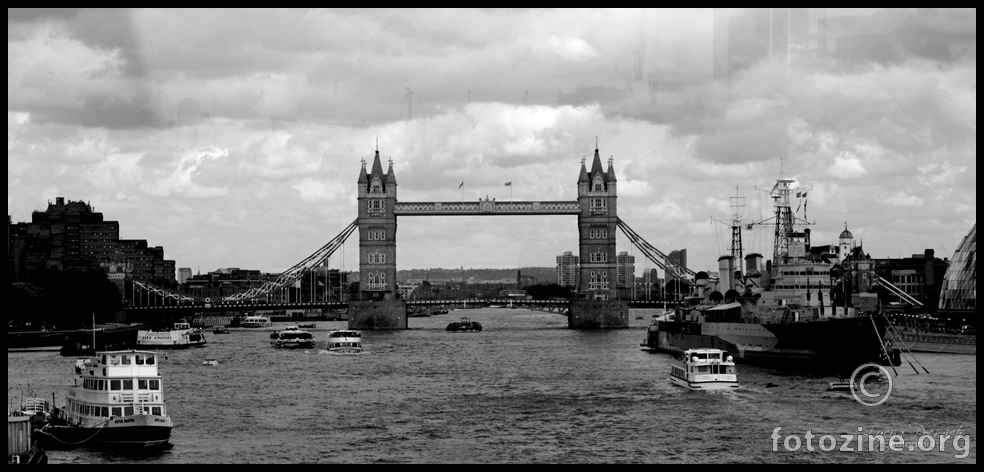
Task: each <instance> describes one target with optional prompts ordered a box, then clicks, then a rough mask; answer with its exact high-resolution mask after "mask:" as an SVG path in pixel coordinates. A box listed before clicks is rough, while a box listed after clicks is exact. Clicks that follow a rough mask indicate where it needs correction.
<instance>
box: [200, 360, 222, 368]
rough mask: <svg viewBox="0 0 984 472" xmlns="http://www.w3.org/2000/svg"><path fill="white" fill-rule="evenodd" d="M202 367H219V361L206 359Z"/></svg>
mask: <svg viewBox="0 0 984 472" xmlns="http://www.w3.org/2000/svg"><path fill="white" fill-rule="evenodd" d="M202 365H210V366H217V365H219V361H217V360H215V359H205V360H204V361H202Z"/></svg>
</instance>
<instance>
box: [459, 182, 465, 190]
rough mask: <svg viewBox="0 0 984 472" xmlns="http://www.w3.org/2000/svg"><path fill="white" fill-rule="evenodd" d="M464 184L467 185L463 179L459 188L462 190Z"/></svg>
mask: <svg viewBox="0 0 984 472" xmlns="http://www.w3.org/2000/svg"><path fill="white" fill-rule="evenodd" d="M464 186H465V181H464V180H462V181H461V185H459V186H458V190H461V187H464Z"/></svg>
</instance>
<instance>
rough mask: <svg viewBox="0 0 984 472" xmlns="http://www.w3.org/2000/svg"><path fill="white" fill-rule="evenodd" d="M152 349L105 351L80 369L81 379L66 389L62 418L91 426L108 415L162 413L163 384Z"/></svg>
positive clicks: (103, 420) (105, 420) (163, 407)
mask: <svg viewBox="0 0 984 472" xmlns="http://www.w3.org/2000/svg"><path fill="white" fill-rule="evenodd" d="M157 366H158V356H157V353H156V352H154V351H137V350H128V351H106V352H99V353H97V354H96V357H95V359H94V361H93V362H92V363H91V364H90V365H89V366H87V368H86V369H85V370H82V372H81V373H80V377H81V383H79V384H76V385H75V386H74V387H72V388H71V389H70V390H69V395H68V401H67V403H66V404H65V407H64V411H62V412H61V415H62V418H64V419H65V420H66V421H68V422H69V423H71V424H78V425H80V426H83V427H93V426H95V425H98V424H105V423H106V422H107V421H109V420H110V419H112V418H119V417H124V416H133V415H153V416H165V415H166V414H167V412H166V409H165V404H164V386H163V385H162V381H161V375H160V373H159V372H158V370H157Z"/></svg>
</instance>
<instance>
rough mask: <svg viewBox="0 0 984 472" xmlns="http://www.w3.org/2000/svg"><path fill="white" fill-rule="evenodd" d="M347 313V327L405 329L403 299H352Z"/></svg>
mask: <svg viewBox="0 0 984 472" xmlns="http://www.w3.org/2000/svg"><path fill="white" fill-rule="evenodd" d="M348 315H349V319H348V327H349V329H361V330H386V329H407V302H406V301H405V300H381V301H352V302H349V308H348Z"/></svg>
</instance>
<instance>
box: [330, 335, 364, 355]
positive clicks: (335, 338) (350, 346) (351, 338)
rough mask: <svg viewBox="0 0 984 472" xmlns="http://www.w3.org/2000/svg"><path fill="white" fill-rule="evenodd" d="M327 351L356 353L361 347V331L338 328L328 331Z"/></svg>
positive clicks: (360, 350)
mask: <svg viewBox="0 0 984 472" xmlns="http://www.w3.org/2000/svg"><path fill="white" fill-rule="evenodd" d="M327 349H328V352H335V353H339V354H358V353H360V352H362V351H363V349H362V332H361V331H355V330H351V329H340V330H334V331H329V332H328V346H327Z"/></svg>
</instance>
